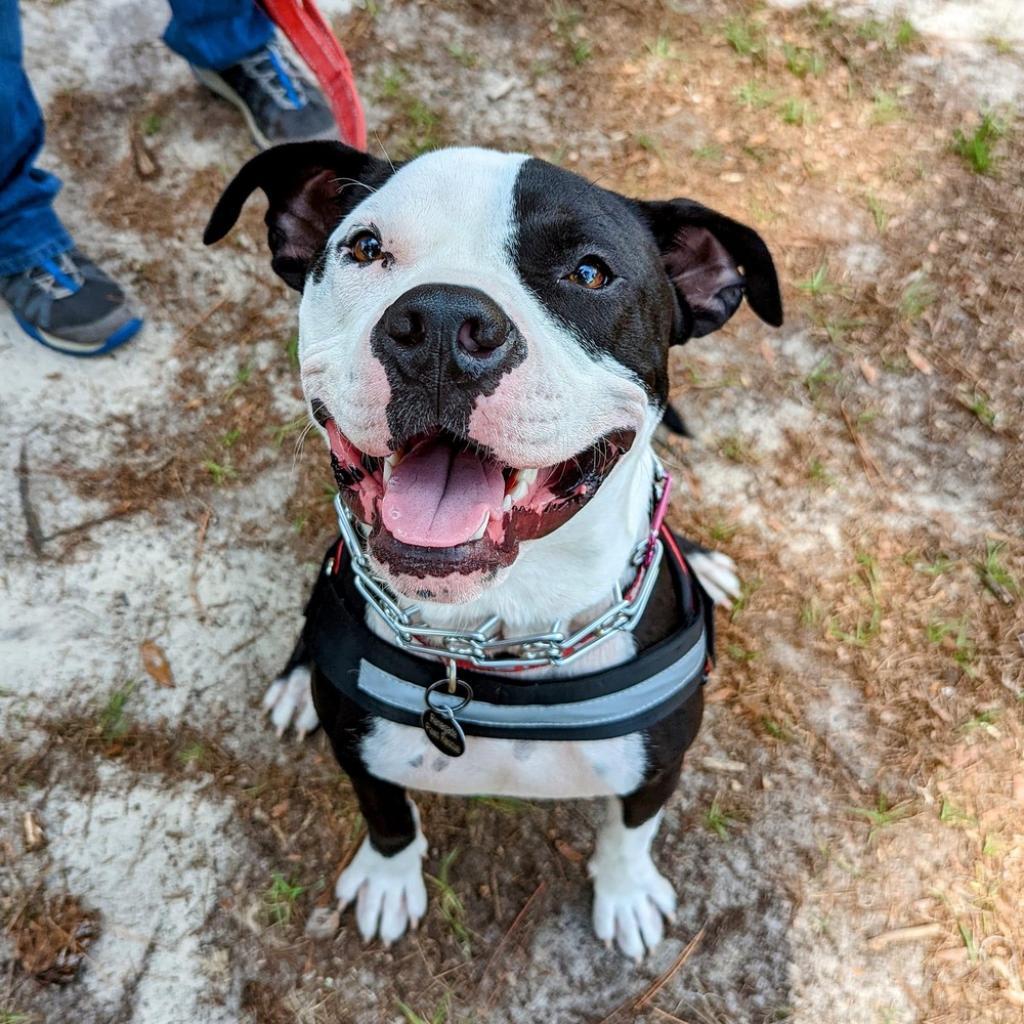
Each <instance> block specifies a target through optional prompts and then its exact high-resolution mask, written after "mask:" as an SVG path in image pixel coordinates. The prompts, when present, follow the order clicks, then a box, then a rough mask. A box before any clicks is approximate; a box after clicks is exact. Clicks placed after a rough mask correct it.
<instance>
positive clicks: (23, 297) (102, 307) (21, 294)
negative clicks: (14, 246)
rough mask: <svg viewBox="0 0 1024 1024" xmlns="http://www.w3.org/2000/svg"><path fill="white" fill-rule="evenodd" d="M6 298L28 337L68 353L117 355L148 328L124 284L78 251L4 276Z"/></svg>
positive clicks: (1, 287) (0, 280)
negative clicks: (127, 343)
mask: <svg viewBox="0 0 1024 1024" xmlns="http://www.w3.org/2000/svg"><path fill="white" fill-rule="evenodd" d="M0 297H2V298H4V299H6V300H7V304H8V305H9V306H10V307H11V310H12V311H13V312H14V318H15V319H16V320H17V321H18V324H19V325H20V326H21V328H22V330H23V331H24V332H25V333H26V334H28V335H29V336H30V337H32V338H35V340H36V341H38V342H39V343H40V344H41V345H45V346H46V347H47V348H53V349H56V350H57V351H58V352H66V353H67V354H68V355H73V356H99V355H103V354H104V353H106V352H112V351H113V350H114V349H115V348H117V347H118V346H119V345H123V344H124V343H125V342H126V341H129V340H130V339H131V338H133V337H134V336H135V335H136V334H137V333H138V331H139V328H140V327H141V326H142V320H141V319H140V318H139V317H137V316H136V315H135V313H134V312H133V311H132V308H131V306H130V305H129V303H128V299H127V298H126V297H125V294H124V292H123V291H122V290H121V288H120V286H119V285H118V284H117V283H116V282H114V281H113V280H111V278H110V277H108V276H107V275H106V274H105V273H103V271H102V270H100V268H99V267H97V266H96V264H95V263H93V262H92V261H91V260H89V259H86V257H85V256H83V255H82V253H80V252H79V251H78V250H77V249H69V250H68V251H67V252H62V253H60V255H58V256H54V257H52V258H51V259H45V260H40V261H39V264H38V265H37V266H34V267H30V268H29V269H28V270H23V271H22V272H21V273H20V274H11V275H10V276H8V277H0Z"/></svg>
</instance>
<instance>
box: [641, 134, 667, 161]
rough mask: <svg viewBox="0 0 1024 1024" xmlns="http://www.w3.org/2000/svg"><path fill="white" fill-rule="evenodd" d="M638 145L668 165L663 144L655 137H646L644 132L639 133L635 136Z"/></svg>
mask: <svg viewBox="0 0 1024 1024" xmlns="http://www.w3.org/2000/svg"><path fill="white" fill-rule="evenodd" d="M634 138H635V140H636V144H637V145H638V146H639V147H640V148H641V149H643V150H646V151H647V152H648V153H653V154H654V155H655V156H656V157H657V158H658V159H659V160H660V161H661V162H662V163H663V164H667V163H668V157H667V155H666V153H665V149H664V147H663V146H662V145H661V143H660V142H659V141H658V140H657V139H656V138H654V136H653V135H646V134H645V133H643V132H638V133H637V134H636V135H635V136H634Z"/></svg>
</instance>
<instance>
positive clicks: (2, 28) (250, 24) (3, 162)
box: [0, 0, 274, 277]
mask: <svg viewBox="0 0 1024 1024" xmlns="http://www.w3.org/2000/svg"><path fill="white" fill-rule="evenodd" d="M170 2H171V23H170V24H169V25H168V26H167V31H166V32H165V33H164V42H165V43H167V45H168V46H169V47H170V48H171V49H172V50H174V51H175V53H179V54H181V56H182V57H184V58H185V60H187V61H189V62H190V63H192V64H196V65H198V66H199V67H204V68H213V69H215V70H219V69H220V68H226V67H227V66H228V65H229V64H234V63H236V62H237V61H239V60H241V59H242V58H243V57H248V56H249V54H251V53H255V52H256V51H257V50H259V49H260V48H261V47H263V46H265V45H266V44H267V43H268V42H269V41H270V39H271V37H272V36H273V34H274V27H273V24H272V23H271V21H270V20H269V19H268V18H267V16H266V15H265V14H264V13H263V12H262V11H261V10H260V9H259V8H258V7H257V6H256V4H255V2H254V0H170ZM42 146H43V115H42V113H41V112H40V110H39V105H38V104H37V103H36V100H35V96H33V95H32V87H31V86H30V85H29V81H28V77H27V75H26V74H25V68H24V66H23V65H22V50H21V27H20V24H19V19H18V0H0V277H2V276H5V275H8V274H17V273H19V272H21V271H22V270H27V269H28V268H29V267H33V266H35V265H36V264H37V263H38V262H39V261H40V260H44V259H47V258H48V257H51V256H56V255H57V254H58V253H61V252H64V251H65V250H66V249H69V248H70V247H71V245H72V242H71V236H70V235H68V233H67V231H66V230H65V229H64V226H63V225H62V224H61V222H60V220H59V219H58V217H57V215H56V214H55V213H54V212H53V198H54V196H56V194H57V193H58V192H59V191H60V179H59V178H58V177H57V176H56V175H54V174H50V173H49V172H48V171H43V170H40V169H39V168H38V167H36V166H35V159H36V157H37V156H38V155H39V151H40V149H42Z"/></svg>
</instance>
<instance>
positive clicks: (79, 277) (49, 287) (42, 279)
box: [28, 252, 85, 299]
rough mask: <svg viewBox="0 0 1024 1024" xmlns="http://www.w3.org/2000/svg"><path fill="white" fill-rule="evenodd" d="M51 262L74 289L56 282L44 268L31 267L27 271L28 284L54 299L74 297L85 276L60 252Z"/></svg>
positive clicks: (67, 255) (69, 257) (66, 254)
mask: <svg viewBox="0 0 1024 1024" xmlns="http://www.w3.org/2000/svg"><path fill="white" fill-rule="evenodd" d="M53 262H54V263H56V264H57V266H58V267H59V269H60V272H61V274H62V275H63V276H64V277H65V278H67V279H69V280H70V281H71V283H72V284H73V285H74V288H69V287H68V286H67V285H66V284H63V283H62V282H60V281H58V280H57V277H56V276H55V275H54V274H53V273H52V272H51V271H49V270H47V269H46V268H45V267H33V268H32V269H31V270H29V271H28V279H29V282H30V283H31V284H32V286H33V287H34V288H38V289H39V290H40V291H42V292H45V293H46V294H47V295H49V296H51V297H52V298H54V299H66V298H68V297H69V296H71V295H74V294H75V292H76V291H78V289H79V288H81V287H82V285H83V284H85V276H84V275H83V274H82V271H81V270H79V268H78V267H77V266H76V264H75V261H74V260H73V259H72V258H71V255H70V254H69V253H66V252H62V253H61V254H60V255H59V256H57V257H55V258H54V260H53Z"/></svg>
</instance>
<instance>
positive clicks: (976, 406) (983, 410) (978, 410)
mask: <svg viewBox="0 0 1024 1024" xmlns="http://www.w3.org/2000/svg"><path fill="white" fill-rule="evenodd" d="M960 401H961V403H962V404H963V407H964V408H965V409H966V410H967V411H968V412H971V413H974V415H975V416H976V417H977V418H978V420H979V421H980V422H982V423H983V424H984V425H985V426H986V427H988V428H989V430H992V429H994V428H995V425H996V411H995V409H993V408H992V406H991V405H989V401H988V399H987V398H986V397H985V396H984V395H982V394H979V393H978V392H975V393H974V394H973V395H970V396H965V397H963V398H961V399H960Z"/></svg>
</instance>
